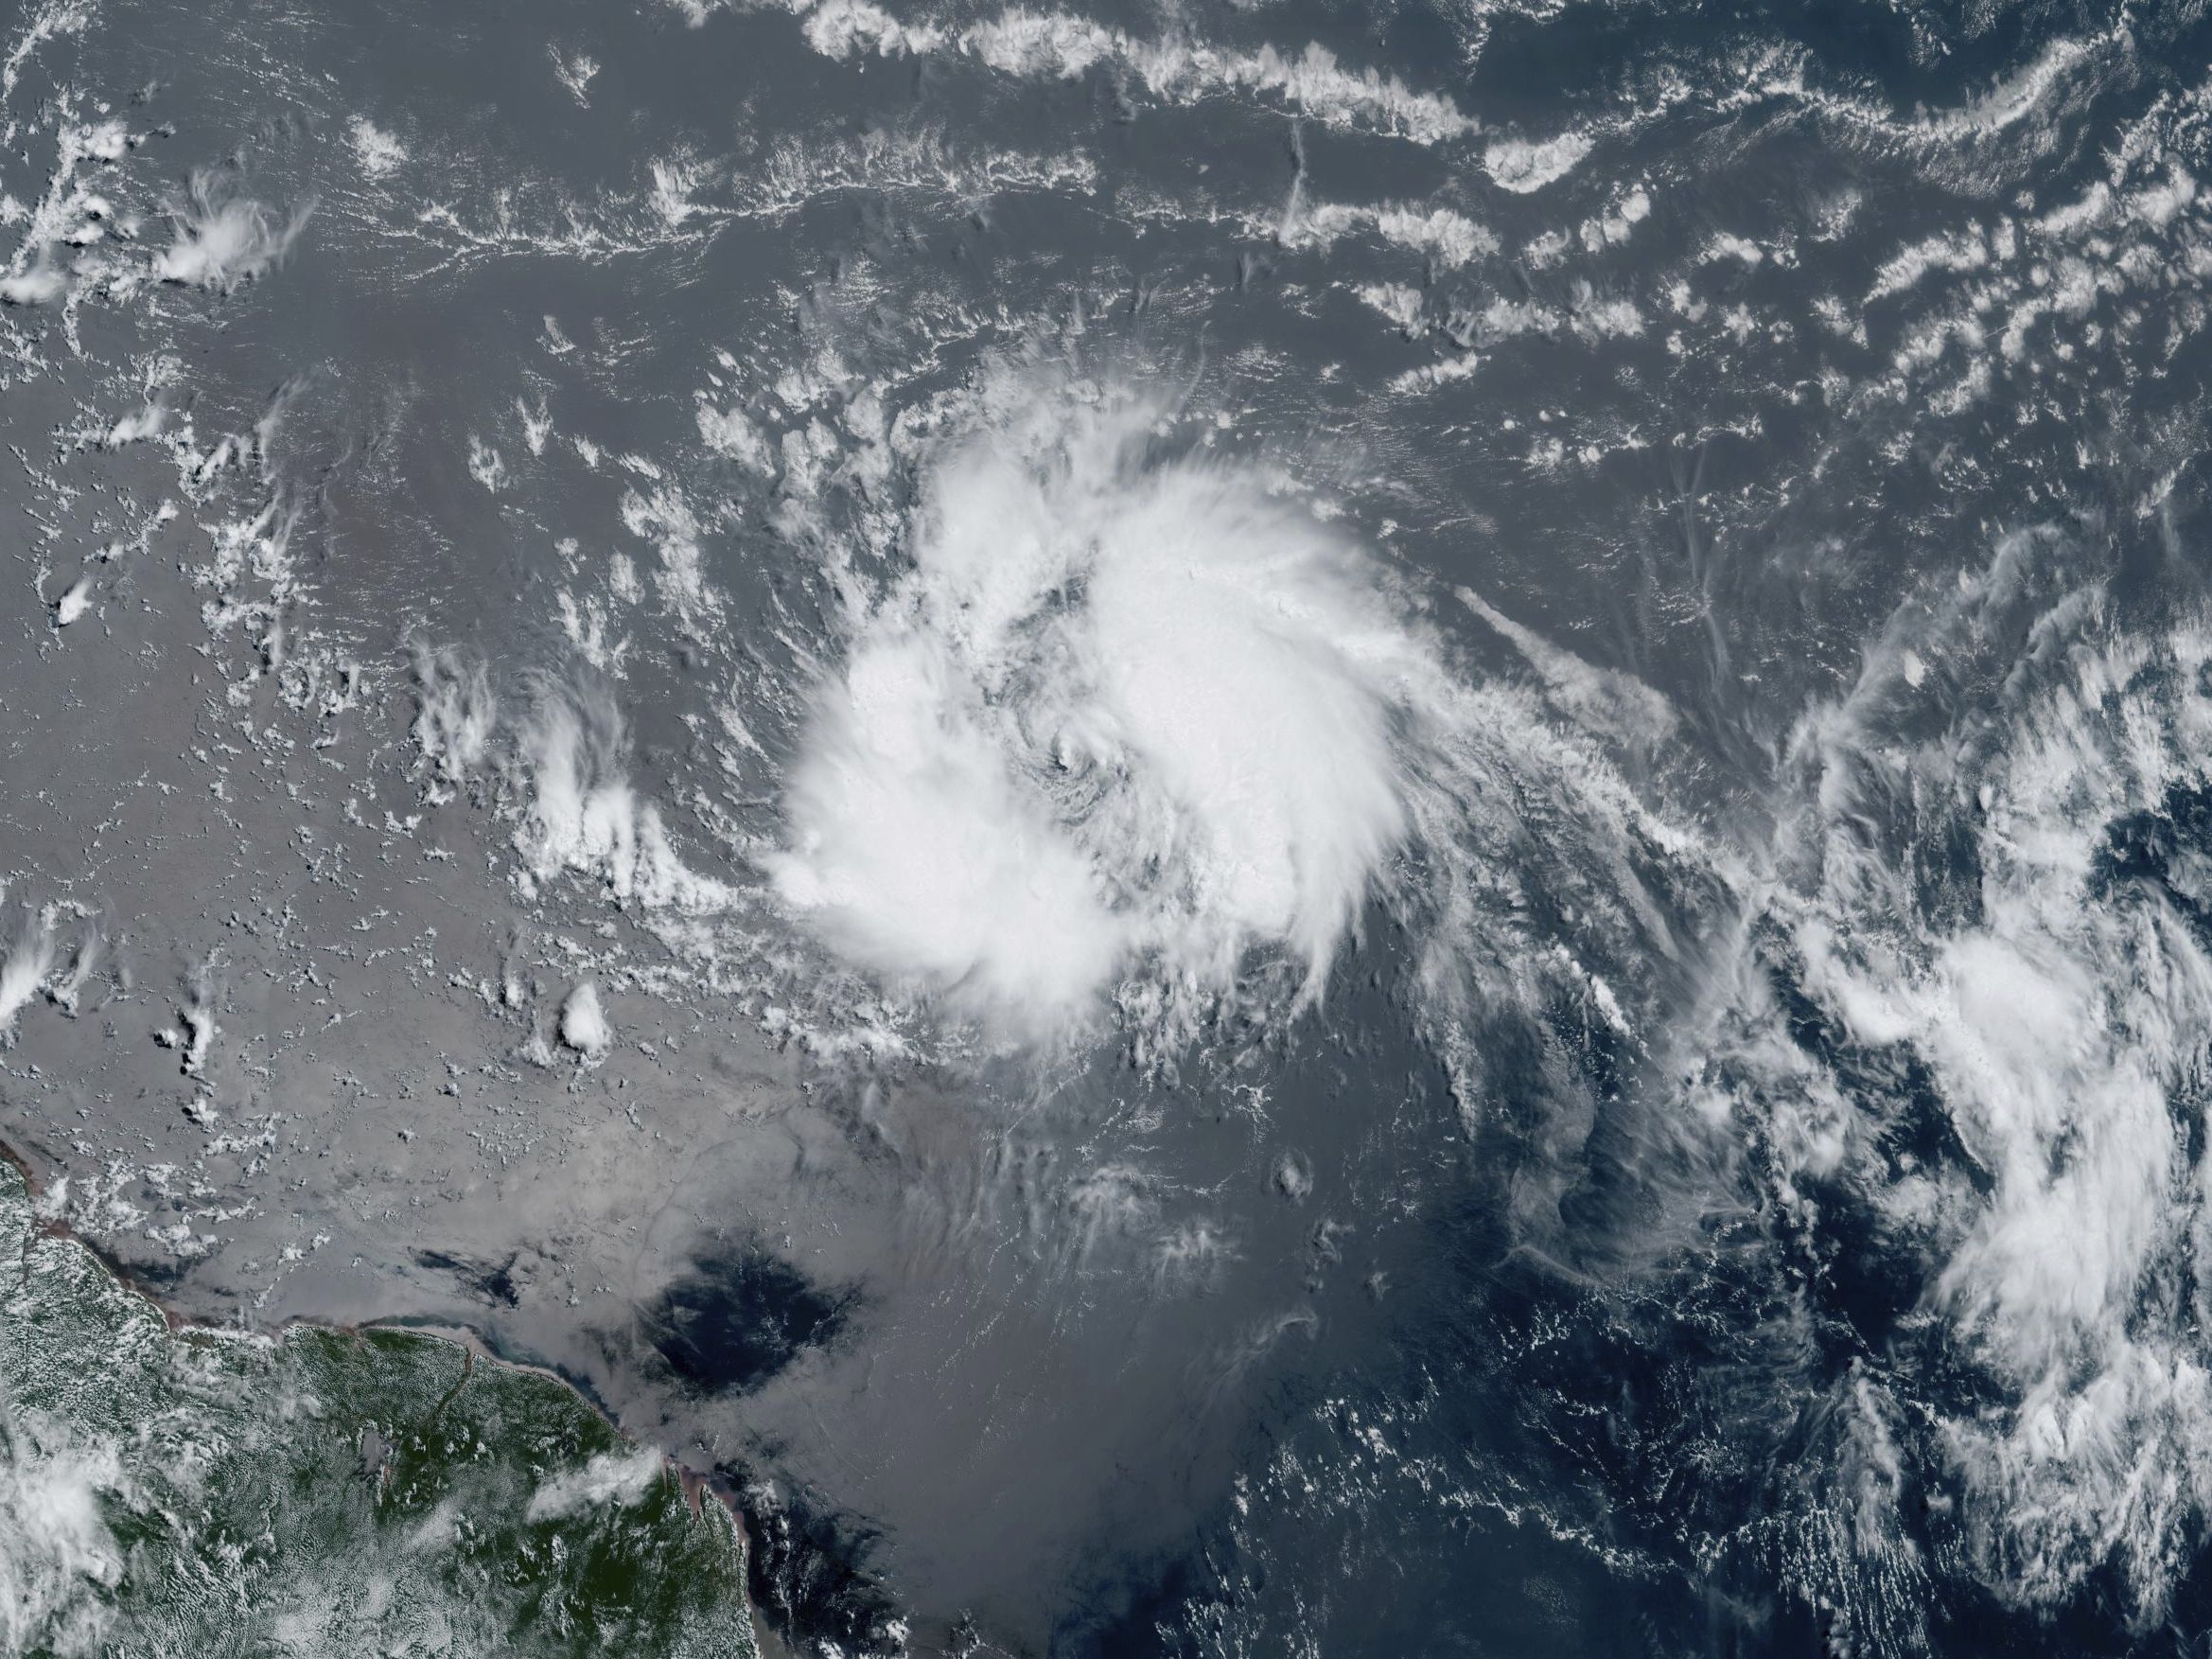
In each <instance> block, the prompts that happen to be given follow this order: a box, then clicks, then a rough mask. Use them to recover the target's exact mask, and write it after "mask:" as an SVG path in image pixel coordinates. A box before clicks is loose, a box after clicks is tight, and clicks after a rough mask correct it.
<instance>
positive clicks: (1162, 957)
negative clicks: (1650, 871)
mask: <svg viewBox="0 0 2212 1659" xmlns="http://www.w3.org/2000/svg"><path fill="white" fill-rule="evenodd" d="M1161 421H1162V412H1161V411H1160V409H1158V408H1157V407H1155V406H1153V405H1150V404H1149V403H1146V402H1144V401H1141V400H1132V399H1123V400H1120V401H1118V402H1117V401H1115V399H1112V398H1107V399H1103V400H1100V401H1096V402H1082V401H1080V400H1077V399H1076V398H1074V397H1071V396H1068V395H1065V394H1064V392H1063V393H1062V395H1061V396H1059V397H1052V396H1046V397H1042V398H1040V399H1039V400H1038V401H1037V402H1036V403H1035V404H1033V405H1032V406H1030V407H1029V408H1027V409H1026V410H1023V411H1021V412H1019V413H1018V414H1016V415H1015V416H1014V417H1013V419H1012V421H1011V423H1010V424H1001V425H999V426H997V427H995V428H993V429H992V430H990V431H987V432H978V433H976V434H974V435H971V436H970V437H968V438H967V439H965V440H964V441H960V442H957V443H955V444H953V445H952V446H950V447H949V448H948V449H947V450H946V451H945V452H944V453H943V454H942V455H941V456H940V457H939V461H938V462H937V464H936V466H935V467H934V468H933V469H932V470H931V471H930V473H929V474H928V477H927V482H926V485H925V499H924V503H923V507H922V514H921V516H920V521H919V525H918V529H917V533H916V535H915V538H914V540H913V546H912V552H913V558H914V563H913V568H912V570H911V571H910V572H909V573H908V574H905V575H904V577H903V578H902V579H900V580H899V581H897V582H896V583H894V584H893V585H892V586H891V587H890V588H889V589H888V591H886V592H884V593H883V594H881V595H880V596H879V597H878V598H877V599H876V600H875V602H874V603H873V604H872V605H870V606H868V607H867V608H865V609H864V610H863V612H862V614H861V615H860V616H859V617H858V619H857V620H856V622H855V625H854V629H853V637H852V638H851V643H850V649H849V652H848V654H847V656H846V658H845V660H844V662H843V664H842V667H841V668H840V669H839V670H838V671H837V672H836V673H835V674H834V675H833V676H832V677H831V678H829V679H828V680H827V681H826V682H825V683H824V684H823V685H822V686H820V687H819V689H818V693H817V697H816V709H815V714H814V717H813V720H812V722H811V725H810V727H809V729H808V731H807V732H806V735H805V740H804V746H803V749H802V751H801V753H800V755H799V758H798V760H797V762H796V764H795V765H794V766H793V768H791V772H790V776H789V779H788V786H787V791H786V797H785V808H786V814H787V818H788V822H789V830H790V838H789V843H788V846H787V848H786V849H785V850H784V851H782V852H781V854H780V855H778V856H776V857H774V858H773V859H772V860H771V861H770V869H771V874H772V875H773V877H774V880H775V882H776V885H777V888H778V890H779V891H780V892H781V895H782V896H783V898H784V899H785V900H786V901H787V902H788V903H789V904H790V905H792V906H793V907H794V908H795V909H797V910H799V912H800V913H801V914H802V915H803V917H804V918H805V919H806V920H807V922H808V923H809V924H810V925H811V926H812V927H814V928H815V929H816V931H817V932H818V933H819V934H820V935H821V936H822V937H823V938H824V939H825V940H826V941H827V942H829V943H830V944H832V945H833V947H834V948H835V949H836V950H838V951H839V952H840V953H842V954H844V955H845V956H847V957H848V958H850V959H851V960H852V961H853V962H856V963H858V964H860V965H862V966H864V967H867V968H869V969H870V970H873V971H875V972H877V973H879V974H882V975H884V976H886V977H887V978H889V979H891V980H897V981H904V982H906V983H909V984H919V985H920V986H921V987H922V988H924V989H928V990H933V991H938V992H942V993H945V994H947V995H948V996H949V997H951V998H952V999H953V1000H954V1001H955V1002H956V1003H957V1004H959V1005H960V1006H962V1007H963V1008H964V1009H965V1010H966V1011H968V1012H970V1013H972V1014H974V1015H980V1016H986V1017H988V1018H991V1019H992V1020H993V1021H995V1022H999V1023H1001V1024H1003V1025H1004V1026H1006V1027H1009V1028H1011V1029H1014V1030H1017V1031H1021V1032H1025V1033H1031V1034H1033V1033H1034V1032H1037V1031H1039V1030H1041V1029H1048V1028H1059V1027H1063V1026H1066V1025H1069V1024H1075V1023H1081V1022H1083V1021H1084V1020H1085V1019H1087V1018H1088V1017H1089V1016H1090V1015H1093V1014H1094V1013H1096V1012H1097V1009H1098V1007H1099V1006H1100V1003H1101V998H1102V997H1103V996H1104V995H1105V994H1106V993H1107V992H1108V991H1109V990H1110V989H1111V988H1113V987H1115V985H1116V984H1117V983H1118V982H1120V981H1122V980H1124V979H1125V977H1128V976H1132V975H1138V976H1139V977H1141V979H1142V980H1144V981H1145V985H1146V987H1147V988H1146V989H1144V990H1142V991H1140V990H1139V989H1138V987H1136V986H1134V985H1123V987H1122V989H1123V994H1124V997H1125V999H1126V997H1130V996H1134V995H1146V996H1163V997H1166V998H1167V999H1168V1000H1169V1001H1170V1002H1178V1003H1182V1002H1188V1003H1192V1004H1195V1003H1196V1002H1198V1001H1202V1000H1203V999H1204V998H1205V997H1210V996H1213V995H1216V994H1218V993H1220V992H1221V991H1223V990H1225V989H1226V988H1228V987H1229V986H1231V985H1232V984H1234V983H1235V981H1236V979H1237V976H1238V971H1239V969H1240V967H1241V966H1242V965H1243V964H1244V962H1245V960H1246V958H1247V956H1248V955H1249V954H1250V953H1253V952H1255V951H1259V952H1270V953H1273V954H1275V955H1276V956H1278V957H1282V958H1287V959H1288V960H1289V961H1290V962H1292V963H1294V964H1295V967H1296V970H1297V972H1298V973H1299V975H1300V976H1301V978H1302V980H1303V981H1304V983H1305V985H1306V987H1307V988H1308V990H1309V991H1310V990H1317V989H1318V987H1319V984H1320V982H1321V980H1322V979H1323V978H1324V977H1325V973H1326V970H1327V967H1328V965H1329V962H1330V960H1331V958H1332V957H1333V956H1334V955H1335V953H1336V951H1337V950H1338V948H1339V946H1340V945H1341V944H1343V941H1344V939H1345V937H1346V936H1347V933H1348V931H1349V929H1350V928H1351V927H1352V926H1353V924H1354V921H1355V919H1356V916H1357V913H1358V911H1359V909H1360V906H1361V902H1362V898H1363V896H1364V895H1365V893H1366V891H1367V890H1368V887H1369V884H1370V882H1371V880H1372V879H1373V877H1374V876H1375V874H1376V873H1377V870H1378V864H1379V863H1380V861H1381V860H1382V859H1383V858H1384V857H1385V856H1387V855H1388V854H1389V853H1390V851H1391V849H1392V848H1393V846H1394V845H1395V844H1396V843H1397V842H1398V841H1399V840H1400V838H1402V837H1403V836H1404V835H1405V833H1406V829H1407V821H1408V820H1407V813H1406V809H1405V803H1404V799H1403V793H1402V785H1401V778H1400V771H1399V766H1398V762H1397V758H1396V755H1397V747H1398V746H1397V743H1396V738H1395V735H1394V732H1395V731H1396V726H1397V724H1398V723H1399V721H1400V720H1401V718H1402V715H1403V711H1404V709H1405V707H1406V706H1407V704H1408V701H1409V698H1408V693H1409V689H1410V688H1411V687H1413V685H1415V684H1416V683H1422V682H1431V681H1433V680H1434V679H1435V678H1436V677H1437V675H1438V674H1439V673H1440V670H1439V669H1438V667H1437V666H1436V663H1435V662H1434V659H1433V655H1432V652H1431V648H1430V646H1429V644H1428V643H1427V641H1426V638H1425V636H1424V635H1422V634H1421V633H1419V632H1418V631H1416V630H1415V629H1414V628H1413V627H1410V626H1409V625H1407V624H1406V623H1405V622H1404V621H1403V620H1401V618H1400V616H1399V615H1398V613H1397V611H1396V608H1395V607H1394V606H1393V605H1392V604H1391V603H1390V602H1389V600H1388V599H1386V597H1385V596H1384V591H1383V587H1382V584H1381V583H1380V581H1379V579H1378V578H1379V571H1378V567H1377V566H1376V565H1375V564H1374V563H1373V561H1371V560H1370V559H1369V558H1368V557H1366V556H1364V555H1363V554H1362V553H1361V551H1360V550H1359V549H1358V548H1357V547H1356V546H1354V545H1353V544H1352V543H1351V542H1350V541H1349V540H1348V539H1347V538H1345V537H1343V535H1341V534H1340V533H1338V532H1337V531H1335V530H1333V529H1331V528H1330V527H1328V526H1327V525H1325V524H1324V523H1323V522H1321V521H1319V520H1317V519H1315V518H1314V517H1313V516H1311V515H1310V514H1309V513H1308V512H1307V511H1306V510H1305V509H1304V508H1303V507H1302V506H1300V505H1299V504H1297V503H1295V502H1294V501H1291V500H1290V499H1287V498H1285V497H1283V496H1280V495H1278V494H1273V493H1271V492H1270V490H1269V489H1268V488H1267V487H1266V482H1267V481H1266V479H1265V477H1264V475H1263V474H1262V473H1260V472H1259V471H1258V470H1256V469H1255V468H1252V467H1250V466H1245V465H1238V464H1235V463H1224V462H1220V461H1218V460H1214V459H1211V458H1207V457H1205V456H1203V453H1200V454H1188V453H1185V454H1167V453H1163V452H1162V450H1161V446H1160V444H1159V441H1158V439H1157V435H1156V434H1157V432H1158V431H1160V430H1164V429H1163V428H1162V426H1161ZM1140 970H1150V971H1141V972H1140Z"/></svg>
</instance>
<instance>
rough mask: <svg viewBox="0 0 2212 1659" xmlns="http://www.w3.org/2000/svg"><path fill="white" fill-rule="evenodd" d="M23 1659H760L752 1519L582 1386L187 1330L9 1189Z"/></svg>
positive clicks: (11, 1411)
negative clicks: (706, 1492) (748, 1559)
mask: <svg viewBox="0 0 2212 1659" xmlns="http://www.w3.org/2000/svg"><path fill="white" fill-rule="evenodd" d="M0 1653H8V1654H24V1655H49V1654H50V1655H57V1656H62V1655H77V1654H100V1655H103V1656H105V1655H115V1656H117V1659H127V1656H131V1655H176V1656H178V1659H212V1656H217V1655H230V1654H241V1655H243V1654H254V1655H279V1654H302V1655H307V1654H314V1655H324V1654H328V1655H333V1656H335V1655H345V1656H346V1659H354V1656H356V1655H369V1654H377V1655H409V1656H413V1655H434V1654H452V1655H467V1656H469V1659H476V1656H478V1655H487V1654H504V1653H515V1654H549V1655H551V1654H563V1655H566V1654H576V1655H583V1654H622V1655H623V1656H624V1659H632V1656H637V1659H643V1656H647V1655H652V1656H663V1655H665V1656H668V1659H693V1656H697V1659H707V1656H713V1659H757V1655H756V1650H755V1647H754V1641H753V1633H752V1626H751V1620H750V1617H749V1615H748V1613H747V1610H746V1600H745V1556H744V1542H743V1538H742V1536H741V1534H740V1533H739V1532H738V1529H737V1527H736V1526H735V1524H734V1522H733V1521H732V1519H731V1517H730V1516H729V1512H728V1511H727V1510H726V1509H724V1508H723V1507H722V1505H721V1504H719V1503H718V1502H716V1501H714V1500H713V1499H712V1498H711V1496H710V1497H707V1498H705V1499H704V1500H703V1501H699V1502H696V1503H695V1504H694V1502H693V1497H692V1496H691V1495H690V1494H687V1492H686V1490H685V1487H684V1483H683V1482H682V1480H681V1479H680V1478H679V1476H678V1474H677V1473H676V1471H675V1470H674V1469H672V1468H669V1467H668V1466H666V1465H665V1464H664V1463H663V1461H662V1460H661V1459H660V1458H659V1457H658V1455H656V1454H654V1453H651V1452H649V1451H644V1452H641V1450H640V1449H638V1448H637V1447H635V1446H632V1445H631V1444H629V1443H628V1442H627V1441H625V1440H624V1439H623V1437H622V1436H621V1435H620V1434H619V1433H617V1432H616V1431H615V1430H614V1429H613V1428H612V1427H611V1426H610V1425H609V1424H608V1423H606V1421H605V1420H603V1419H602V1418H601V1417H600V1416H599V1415H598V1414H597V1413H596V1412H594V1411H593V1410H592V1409H591V1408H590V1406H589V1405H588V1404H587V1403H585V1402H584V1401H583V1400H582V1399H581V1398H579V1397H578V1396H577V1395H576V1394H575V1393H574V1392H573V1391H572V1390H571V1389H570V1388H568V1387H567V1386H565V1385H562V1384H561V1383H560V1382H559V1381H557V1380H556V1379H554V1378H552V1377H549V1376H545V1375H542V1374H540V1373H537V1372H534V1371H529V1370H524V1369H519V1368H514V1367H510V1366H504V1365H500V1364H499V1363H497V1362H496V1361H492V1360H488V1359H485V1358H483V1357H481V1356H479V1355H477V1354H474V1353H472V1352H470V1351H469V1350H467V1349H465V1348H464V1347H462V1346H460V1345H459V1344H457V1343H454V1342H450V1341H447V1340H445V1339H443V1338H439V1337H435V1336H430V1335H424V1334H421V1333H417V1332H399V1331H389V1330H365V1331H344V1330H329V1329H324V1328H320V1327H313V1326H295V1327H292V1328H290V1329H289V1330H286V1331H285V1332H282V1333H280V1334H275V1335H256V1334H248V1333H245V1332H227V1331H216V1330H209V1329H202V1328H185V1329H181V1330H180V1329H172V1328H171V1327H170V1325H169V1323H168V1322H167V1319H166V1318H165V1317H164V1315H162V1313H161V1311H160V1310H159V1309H158V1308H156V1307H155V1306H154V1305H153V1304H152V1303H151V1302H149V1300H148V1299H147V1298H146V1297H142V1296H140V1295H139V1294H137V1293H136V1292H134V1291H132V1289H131V1288H130V1287H128V1286H127V1285H125V1284H123V1283H121V1282H120V1281H119V1280H117V1279H116V1278H115V1277H114V1274H112V1273H111V1272H110V1271H109V1270H108V1269H107V1268H106V1266H105V1265H104V1264H103V1263H101V1262H100V1261H99V1260H98V1259H97V1257H96V1256H95V1255H94V1254H93V1253H92V1252H91V1251H90V1250H89V1249H87V1248H86V1247H85V1246H84V1245H83V1244H79V1243H78V1242H77V1241H76V1240H74V1239H71V1238H68V1237H65V1236H62V1235H61V1234H59V1233H58V1232H56V1231H54V1230H52V1229H49V1228H46V1227H43V1226H42V1225H41V1224H40V1221H39V1217H38V1215H37V1212H36V1209H35V1208H34V1204H33V1200H32V1195H31V1193H30V1191H29V1190H28V1188H27V1187H26V1183H25V1181H24V1178H23V1176H22V1174H20V1173H19V1172H18V1171H17V1170H15V1168H14V1167H13V1166H12V1165H9V1164H6V1163H4V1162H0Z"/></svg>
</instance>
